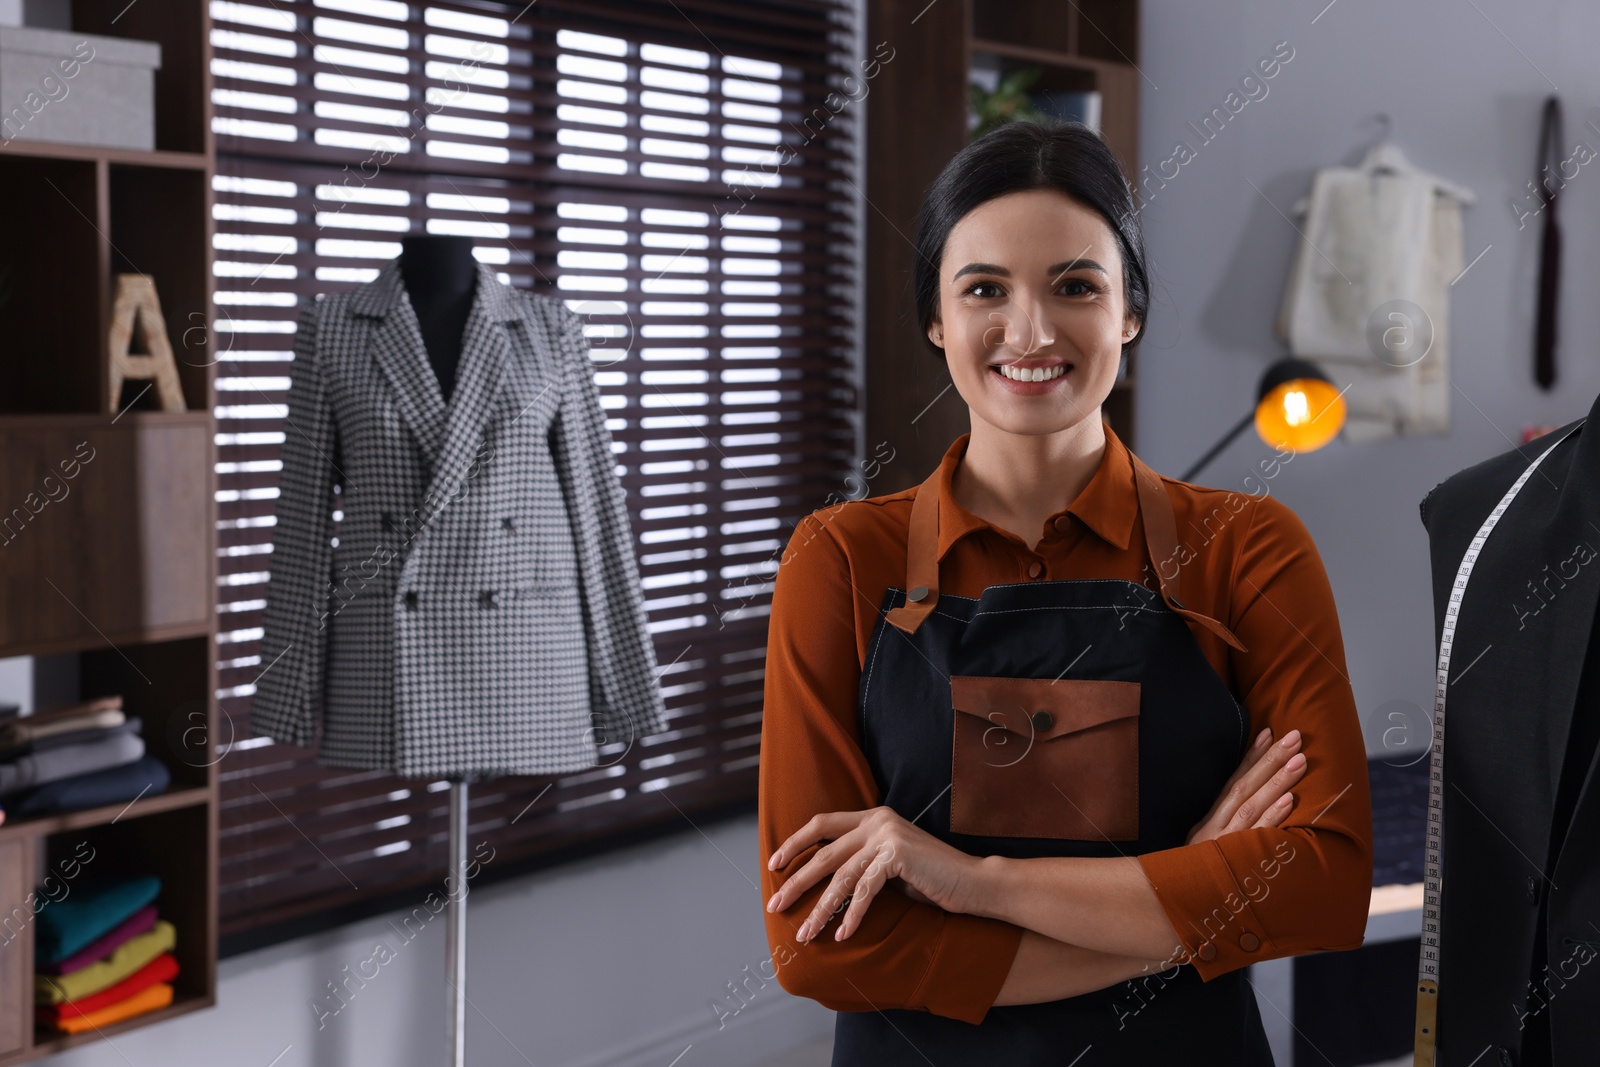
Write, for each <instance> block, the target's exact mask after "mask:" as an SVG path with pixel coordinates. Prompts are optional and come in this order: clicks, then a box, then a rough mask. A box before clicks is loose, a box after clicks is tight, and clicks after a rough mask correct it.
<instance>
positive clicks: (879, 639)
mask: <svg viewBox="0 0 1600 1067" xmlns="http://www.w3.org/2000/svg"><path fill="white" fill-rule="evenodd" d="M882 621H883V615H882V614H881V613H880V615H879V622H880V623H881V622H882ZM876 629H877V631H878V633H877V636H876V637H875V638H874V639H873V642H872V655H871V656H868V657H867V678H866V682H865V683H864V684H863V685H862V687H861V736H862V739H863V740H865V739H866V735H867V694H868V693H869V692H870V691H871V690H872V668H873V667H874V666H876V665H877V662H878V648H879V647H880V646H881V645H882V644H883V635H884V633H885V632H886V631H887V630H888V627H886V626H882V625H880V626H878V627H876Z"/></svg>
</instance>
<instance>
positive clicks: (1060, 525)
mask: <svg viewBox="0 0 1600 1067" xmlns="http://www.w3.org/2000/svg"><path fill="white" fill-rule="evenodd" d="M1071 525H1072V520H1071V519H1069V518H1067V517H1066V516H1065V515H1062V516H1060V517H1058V518H1057V519H1056V522H1055V527H1056V529H1057V530H1060V531H1061V532H1062V533H1066V532H1067V527H1069V526H1071Z"/></svg>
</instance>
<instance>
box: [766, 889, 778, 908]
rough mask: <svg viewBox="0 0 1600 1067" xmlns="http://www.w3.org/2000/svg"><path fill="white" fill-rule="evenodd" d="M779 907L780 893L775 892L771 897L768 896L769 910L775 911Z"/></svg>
mask: <svg viewBox="0 0 1600 1067" xmlns="http://www.w3.org/2000/svg"><path fill="white" fill-rule="evenodd" d="M777 907H778V894H777V893H774V894H772V895H771V896H770V897H768V898H767V910H768V911H775V910H777Z"/></svg>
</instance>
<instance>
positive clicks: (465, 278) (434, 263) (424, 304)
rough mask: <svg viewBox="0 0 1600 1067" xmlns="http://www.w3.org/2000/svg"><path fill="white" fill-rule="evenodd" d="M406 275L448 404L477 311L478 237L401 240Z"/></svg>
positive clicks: (422, 236) (424, 342) (408, 291)
mask: <svg viewBox="0 0 1600 1067" xmlns="http://www.w3.org/2000/svg"><path fill="white" fill-rule="evenodd" d="M400 277H401V278H402V279H404V280H405V285H406V295H407V296H408V297H409V298H410V299H411V307H412V310H414V311H415V312H416V314H417V322H418V324H419V325H420V326H421V327H422V345H423V347H424V348H426V349H427V350H428V362H429V363H431V364H433V375H434V377H435V378H437V379H438V381H439V392H440V394H441V395H442V396H443V397H444V400H445V402H446V403H449V401H450V393H451V391H452V390H453V388H454V386H455V378H456V364H457V362H458V361H459V360H460V358H461V333H462V331H463V330H465V329H466V326H467V313H468V312H470V311H471V310H472V300H473V290H474V289H475V288H476V285H477V278H478V261H477V260H476V259H475V258H474V257H473V255H472V238H470V237H447V236H440V235H437V234H414V235H411V236H408V237H402V238H401V239H400Z"/></svg>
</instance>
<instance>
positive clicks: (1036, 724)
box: [1030, 708, 1056, 734]
mask: <svg viewBox="0 0 1600 1067" xmlns="http://www.w3.org/2000/svg"><path fill="white" fill-rule="evenodd" d="M1030 718H1031V721H1032V722H1033V728H1034V730H1035V731H1037V732H1038V733H1041V734H1042V733H1044V732H1045V731H1046V730H1049V729H1050V727H1052V726H1054V725H1055V724H1056V717H1055V716H1054V715H1052V714H1050V713H1049V712H1048V711H1045V710H1044V709H1043V708H1040V709H1039V710H1038V711H1036V712H1034V713H1033V715H1032V716H1031V717H1030Z"/></svg>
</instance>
